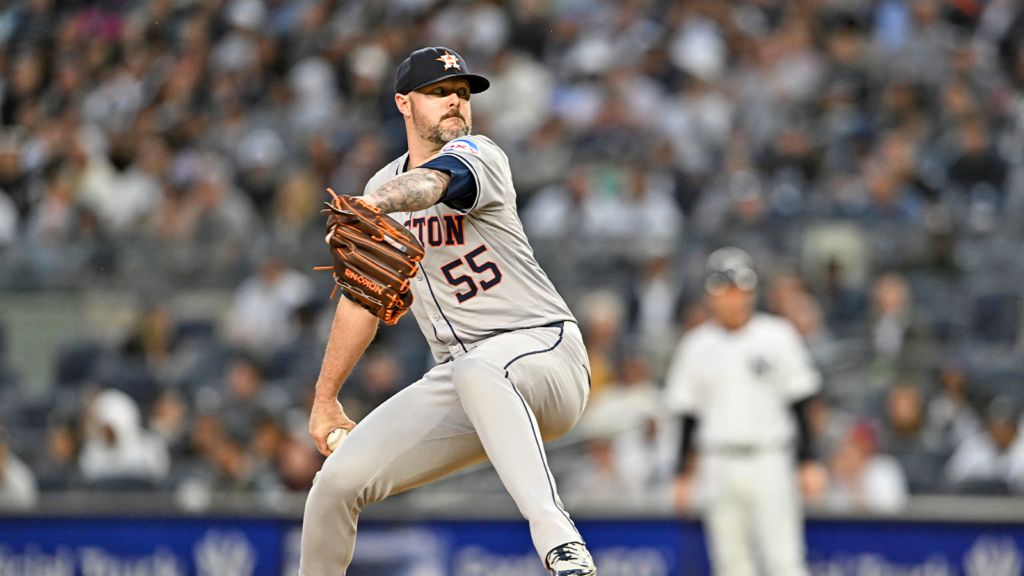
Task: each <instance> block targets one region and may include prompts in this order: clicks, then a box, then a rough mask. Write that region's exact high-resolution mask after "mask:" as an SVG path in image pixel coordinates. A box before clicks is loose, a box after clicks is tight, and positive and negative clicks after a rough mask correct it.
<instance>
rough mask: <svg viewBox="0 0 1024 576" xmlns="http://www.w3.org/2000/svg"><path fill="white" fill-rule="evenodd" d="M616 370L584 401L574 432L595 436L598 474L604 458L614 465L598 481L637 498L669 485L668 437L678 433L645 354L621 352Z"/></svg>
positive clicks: (672, 453)
mask: <svg viewBox="0 0 1024 576" xmlns="http://www.w3.org/2000/svg"><path fill="white" fill-rule="evenodd" d="M619 373H620V375H619V378H618V379H617V380H616V382H615V383H613V384H611V385H610V386H608V388H607V389H606V390H605V391H604V392H603V393H602V394H601V395H600V396H598V397H597V398H596V399H594V400H593V401H592V402H591V403H590V404H589V405H588V406H587V410H586V412H585V413H584V416H583V419H582V421H581V422H580V423H579V433H580V434H582V435H584V436H586V437H588V438H597V437H600V438H601V440H600V441H596V440H590V441H588V452H589V456H590V458H591V460H590V465H591V466H594V467H595V468H596V471H597V472H598V473H600V472H601V470H602V469H603V467H604V465H605V464H604V460H605V458H606V457H608V458H610V459H611V465H613V466H614V468H615V470H617V472H616V473H615V475H614V479H613V478H611V477H609V478H605V479H604V480H602V481H599V483H600V482H610V483H613V484H617V487H616V488H615V490H617V491H618V493H619V495H620V496H619V498H621V499H622V500H624V501H630V502H634V503H641V502H644V501H645V499H647V498H650V497H651V496H652V495H655V494H657V493H658V492H659V491H662V492H664V489H666V488H667V487H668V486H669V485H670V481H671V479H672V477H673V476H674V473H675V470H674V466H675V461H676V453H677V451H676V447H675V445H674V442H673V441H672V440H674V438H672V436H673V434H675V435H678V433H677V432H676V430H675V427H674V426H672V425H671V424H670V419H669V418H668V413H667V412H666V411H665V410H664V408H663V406H662V401H661V391H660V390H659V389H658V387H657V385H656V384H655V383H654V380H653V379H652V377H651V373H650V366H649V364H648V362H647V360H646V358H644V357H643V356H641V355H639V354H638V353H636V352H633V353H631V354H627V355H626V357H625V358H624V359H623V361H622V363H621V368H620V370H619ZM606 451H607V453H606ZM576 480H577V481H583V480H582V479H579V478H577V479H576ZM609 488H610V486H609ZM584 490H585V488H580V489H579V490H575V489H574V490H569V491H568V492H569V493H576V492H582V491H584Z"/></svg>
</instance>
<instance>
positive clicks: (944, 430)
mask: <svg viewBox="0 0 1024 576" xmlns="http://www.w3.org/2000/svg"><path fill="white" fill-rule="evenodd" d="M938 380H939V390H938V393H937V394H935V395H934V396H933V397H932V399H931V400H929V401H928V427H929V429H930V431H931V433H933V434H937V435H938V437H939V438H940V439H941V442H942V452H943V455H944V456H945V457H948V456H949V455H950V454H952V453H953V450H955V449H956V448H957V447H958V446H960V445H961V444H963V443H964V442H966V441H967V439H968V438H971V437H972V436H974V435H976V434H977V433H978V432H980V431H981V420H980V419H979V418H978V413H977V411H976V410H975V408H974V405H973V404H972V401H971V397H970V395H971V392H972V391H971V390H970V386H969V382H970V381H969V380H968V374H967V370H966V368H965V367H964V366H963V365H962V364H961V363H950V364H947V365H946V366H943V368H942V369H941V370H940V371H939V375H938Z"/></svg>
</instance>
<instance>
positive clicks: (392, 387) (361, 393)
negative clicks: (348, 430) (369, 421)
mask: <svg viewBox="0 0 1024 576" xmlns="http://www.w3.org/2000/svg"><path fill="white" fill-rule="evenodd" d="M353 380H355V381H354V382H353V383H352V384H353V385H352V386H346V389H345V396H346V398H345V404H346V406H351V407H352V408H351V410H349V409H347V408H346V410H347V411H348V412H350V413H351V414H350V417H351V418H353V419H354V420H356V421H359V420H361V419H362V418H364V417H365V416H366V415H367V414H369V413H370V411H371V410H373V409H374V408H375V407H376V406H377V405H379V404H380V403H381V402H384V401H385V400H387V399H388V398H390V397H391V396H393V395H394V394H395V392H398V391H399V390H400V389H401V388H402V387H404V386H405V385H406V384H407V383H406V382H403V381H402V370H401V366H400V364H399V362H398V358H397V357H396V356H395V355H394V354H393V353H392V352H391V351H390V350H388V349H386V348H380V349H377V350H374V351H373V352H372V353H370V354H367V357H366V359H365V360H363V362H361V363H360V366H359V377H358V378H354V379H353Z"/></svg>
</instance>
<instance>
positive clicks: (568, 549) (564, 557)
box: [544, 542, 597, 576]
mask: <svg viewBox="0 0 1024 576" xmlns="http://www.w3.org/2000/svg"><path fill="white" fill-rule="evenodd" d="M544 561H545V562H546V563H547V565H548V569H549V570H551V576H596V575H597V567H596V566H594V559H593V558H591V557H590V552H588V551H587V547H586V546H585V545H584V544H583V543H582V542H569V543H568V544H562V545H561V546H559V547H557V548H555V549H554V550H552V551H551V552H548V555H547V557H546V558H545V559H544Z"/></svg>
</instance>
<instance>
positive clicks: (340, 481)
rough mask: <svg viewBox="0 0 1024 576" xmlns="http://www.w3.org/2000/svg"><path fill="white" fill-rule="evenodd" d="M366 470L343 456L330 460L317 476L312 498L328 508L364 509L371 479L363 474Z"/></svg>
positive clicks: (311, 494) (311, 493)
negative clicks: (353, 507) (356, 507)
mask: <svg viewBox="0 0 1024 576" xmlns="http://www.w3.org/2000/svg"><path fill="white" fill-rule="evenodd" d="M364 470H365V469H364V468H360V467H359V466H358V465H357V464H356V463H355V462H352V460H350V459H347V458H343V455H342V454H339V455H337V456H336V457H334V458H328V459H327V461H326V462H324V466H323V468H321V469H320V472H319V473H317V475H316V479H315V480H314V482H313V489H312V490H311V491H310V497H311V498H314V497H315V498H317V499H318V500H321V501H322V502H323V503H324V504H325V505H328V506H344V507H346V508H350V507H352V506H358V507H362V505H363V504H365V503H366V500H367V498H366V494H367V488H368V484H369V477H368V476H367V475H366V474H364V473H361V471H364Z"/></svg>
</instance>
